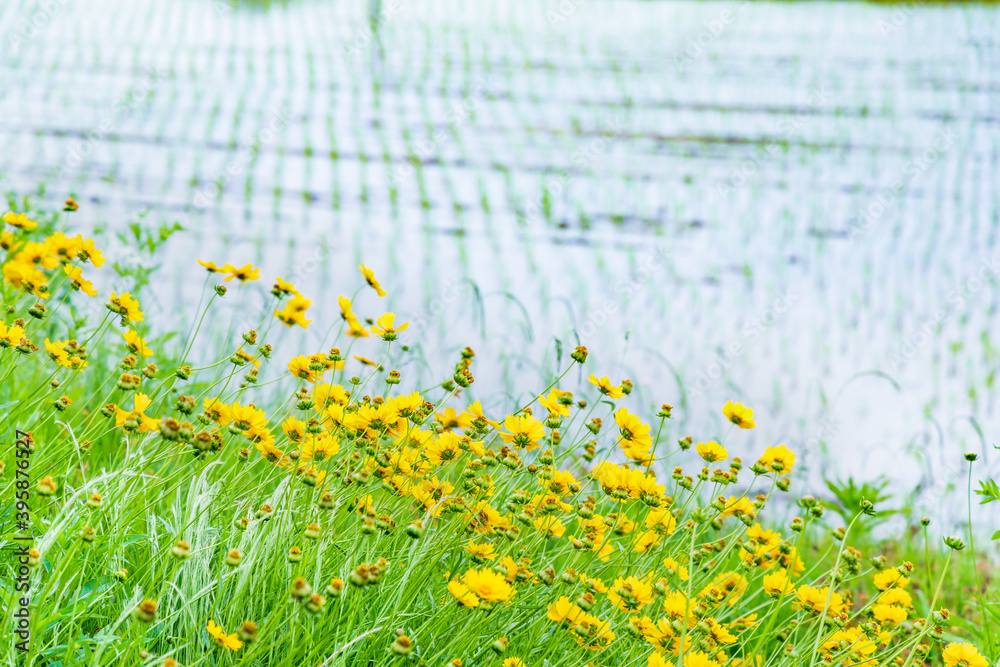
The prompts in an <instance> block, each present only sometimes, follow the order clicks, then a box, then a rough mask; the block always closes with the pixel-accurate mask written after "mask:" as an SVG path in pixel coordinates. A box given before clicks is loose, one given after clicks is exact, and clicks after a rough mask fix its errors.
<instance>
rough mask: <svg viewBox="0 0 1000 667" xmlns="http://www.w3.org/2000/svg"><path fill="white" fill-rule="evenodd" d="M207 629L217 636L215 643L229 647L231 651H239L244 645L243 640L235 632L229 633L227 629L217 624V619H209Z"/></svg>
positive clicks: (213, 635) (209, 632)
mask: <svg viewBox="0 0 1000 667" xmlns="http://www.w3.org/2000/svg"><path fill="white" fill-rule="evenodd" d="M205 629H206V630H208V634H210V635H212V637H214V638H215V643H216V644H218V645H219V646H221V647H222V648H227V649H229V650H230V651H238V650H239V649H240V648H241V647H242V646H243V642H241V641H240V640H239V638H238V637H237V635H236V633H235V632H234V633H233V634H231V635H227V634H226V631H225V630H223V629H222V627H220V626H218V625H216V624H215V621H213V620H211V619H209V621H208V627H207V628H205Z"/></svg>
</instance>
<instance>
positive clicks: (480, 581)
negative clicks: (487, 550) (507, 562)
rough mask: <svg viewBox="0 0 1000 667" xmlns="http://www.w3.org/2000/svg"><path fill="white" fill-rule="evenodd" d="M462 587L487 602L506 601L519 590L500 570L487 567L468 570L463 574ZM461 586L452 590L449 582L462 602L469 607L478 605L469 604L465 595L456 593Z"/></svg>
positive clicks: (459, 590) (454, 593) (453, 591)
mask: <svg viewBox="0 0 1000 667" xmlns="http://www.w3.org/2000/svg"><path fill="white" fill-rule="evenodd" d="M461 588H464V589H465V590H466V591H468V592H470V593H472V594H473V596H475V597H476V598H477V599H478V600H483V601H486V602H506V601H507V600H509V599H511V598H512V597H514V594H515V593H516V592H517V591H516V590H514V588H512V587H511V585H510V584H509V583H507V580H506V579H504V578H503V576H502V575H501V574H500V573H499V572H495V571H493V570H487V569H483V570H469V571H468V572H466V573H465V574H464V575H462V581H461ZM461 588H459V587H455V589H456V590H452V585H451V583H449V584H448V590H449V591H451V594H452V595H454V596H455V598H456V599H458V600H459V602H460V603H461V604H463V605H465V606H467V607H468V606H473V607H474V606H478V603H477V604H472V605H470V604H467V603H466V601H465V597H464V596H461V595H457V594H456V591H457V592H461Z"/></svg>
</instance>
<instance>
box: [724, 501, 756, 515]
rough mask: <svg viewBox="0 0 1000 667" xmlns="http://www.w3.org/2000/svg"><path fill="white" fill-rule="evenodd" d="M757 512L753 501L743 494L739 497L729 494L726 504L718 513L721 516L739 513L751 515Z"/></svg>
mask: <svg viewBox="0 0 1000 667" xmlns="http://www.w3.org/2000/svg"><path fill="white" fill-rule="evenodd" d="M756 513H757V506H756V505H754V504H753V501H752V500H750V499H749V498H747V497H746V496H743V497H741V498H736V497H735V496H729V499H728V500H727V501H726V504H725V506H724V508H723V510H722V512H720V513H719V516H721V517H722V518H726V517H730V516H734V515H737V514H738V515H741V516H745V517H752V516H754V515H755V514H756Z"/></svg>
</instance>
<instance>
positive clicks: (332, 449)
mask: <svg viewBox="0 0 1000 667" xmlns="http://www.w3.org/2000/svg"><path fill="white" fill-rule="evenodd" d="M339 451H340V440H339V439H338V438H337V436H335V435H330V434H329V433H327V432H325V431H324V432H323V433H316V434H312V435H310V436H307V437H306V439H305V440H304V441H303V443H302V448H301V451H300V452H299V459H300V460H301V461H303V462H309V461H318V462H322V461H326V460H329V459H330V458H331V457H333V456H335V455H336V454H337V452H339Z"/></svg>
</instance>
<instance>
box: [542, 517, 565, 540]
mask: <svg viewBox="0 0 1000 667" xmlns="http://www.w3.org/2000/svg"><path fill="white" fill-rule="evenodd" d="M534 525H535V530H537V531H539V532H543V533H546V537H562V536H563V535H565V534H566V526H564V525H563V523H562V521H560V520H559V519H557V518H556V517H554V516H546V517H542V518H541V519H535V524H534Z"/></svg>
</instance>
